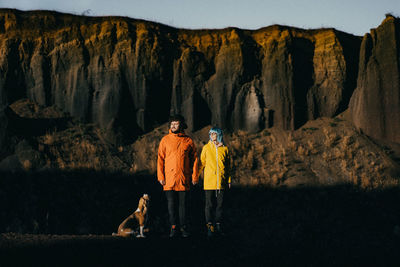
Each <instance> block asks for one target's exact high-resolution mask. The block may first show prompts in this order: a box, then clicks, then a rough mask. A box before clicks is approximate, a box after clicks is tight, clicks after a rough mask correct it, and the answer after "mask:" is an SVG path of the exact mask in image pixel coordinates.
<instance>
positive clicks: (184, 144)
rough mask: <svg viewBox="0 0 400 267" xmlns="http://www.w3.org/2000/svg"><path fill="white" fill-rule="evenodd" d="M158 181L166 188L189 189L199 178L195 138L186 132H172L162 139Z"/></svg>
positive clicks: (159, 149) (175, 189) (159, 151)
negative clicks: (162, 182)
mask: <svg viewBox="0 0 400 267" xmlns="http://www.w3.org/2000/svg"><path fill="white" fill-rule="evenodd" d="M157 176H158V181H165V185H164V190H165V191H167V190H174V191H187V190H189V189H190V183H191V182H195V183H197V181H198V179H199V171H198V159H197V153H196V147H195V145H194V143H193V140H192V139H191V138H190V137H189V136H187V135H186V134H184V133H177V134H175V133H172V132H171V130H170V131H169V134H167V135H166V136H164V137H163V138H162V139H161V142H160V146H159V147H158V161H157Z"/></svg>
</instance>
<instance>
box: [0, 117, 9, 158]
mask: <svg viewBox="0 0 400 267" xmlns="http://www.w3.org/2000/svg"><path fill="white" fill-rule="evenodd" d="M7 126H8V119H7V116H6V114H5V112H4V110H0V151H2V152H1V153H0V158H2V157H3V156H4V155H2V154H3V151H4V148H5V147H6V143H7V132H8V131H7Z"/></svg>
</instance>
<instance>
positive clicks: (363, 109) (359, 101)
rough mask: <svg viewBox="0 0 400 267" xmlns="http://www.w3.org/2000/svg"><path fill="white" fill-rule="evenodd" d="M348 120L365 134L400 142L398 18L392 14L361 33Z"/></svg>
mask: <svg viewBox="0 0 400 267" xmlns="http://www.w3.org/2000/svg"><path fill="white" fill-rule="evenodd" d="M350 114H351V119H352V121H353V123H354V124H355V126H357V127H358V128H360V129H361V130H362V131H363V132H364V133H365V134H367V135H369V136H372V137H374V138H376V139H385V140H387V141H390V142H394V143H400V20H399V19H396V18H394V17H392V16H387V18H386V19H385V20H384V21H383V22H382V24H381V25H380V26H379V27H378V28H376V29H372V30H371V32H370V33H367V34H365V35H364V38H363V40H362V44H361V52H360V65H359V74H358V81H357V88H356V90H355V92H354V95H353V96H352V98H351V102H350Z"/></svg>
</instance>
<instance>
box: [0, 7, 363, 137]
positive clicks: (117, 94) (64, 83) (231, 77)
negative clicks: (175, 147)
mask: <svg viewBox="0 0 400 267" xmlns="http://www.w3.org/2000/svg"><path fill="white" fill-rule="evenodd" d="M360 42H361V40H360V38H359V37H356V36H353V35H349V34H346V33H343V32H339V31H336V30H334V29H320V30H301V29H297V28H290V27H284V26H277V25H275V26H270V27H267V28H262V29H259V30H255V31H250V30H241V29H236V28H227V29H221V30H183V29H175V28H171V27H168V26H165V25H160V24H156V23H151V22H147V21H141V20H133V19H129V18H123V17H83V16H73V15H68V14H61V13H55V12H45V11H35V12H20V11H16V10H9V9H2V10H0V104H1V105H8V104H11V103H13V102H14V101H16V100H18V99H21V98H24V97H28V98H29V99H31V100H33V101H35V102H37V103H39V104H41V105H44V106H51V105H56V106H57V107H59V108H61V109H62V110H64V111H65V112H68V113H70V114H71V115H72V116H73V117H76V118H79V119H80V120H82V121H83V122H93V123H96V124H98V125H100V126H101V127H102V128H104V129H107V130H110V131H111V132H118V133H121V134H122V135H124V136H136V135H139V134H141V133H143V132H147V131H149V130H151V129H153V128H154V127H155V126H156V125H159V124H161V123H164V122H165V121H167V119H168V116H169V115H170V114H171V113H178V112H179V113H182V114H183V115H184V116H185V118H186V119H187V124H188V126H189V130H197V129H200V128H201V127H203V126H205V125H209V124H212V125H216V126H219V127H222V128H224V129H229V130H238V129H242V130H246V131H250V132H256V131H259V130H261V129H263V128H265V127H270V126H277V127H280V128H282V129H288V130H291V129H296V128H298V127H300V126H301V125H303V124H304V123H305V122H307V121H308V120H310V119H315V118H317V117H321V116H328V117H330V116H334V115H336V114H338V113H340V112H342V111H344V110H345V109H346V108H347V107H348V102H349V99H350V97H351V94H352V92H353V90H354V88H355V87H356V77H357V68H358V55H359V46H360Z"/></svg>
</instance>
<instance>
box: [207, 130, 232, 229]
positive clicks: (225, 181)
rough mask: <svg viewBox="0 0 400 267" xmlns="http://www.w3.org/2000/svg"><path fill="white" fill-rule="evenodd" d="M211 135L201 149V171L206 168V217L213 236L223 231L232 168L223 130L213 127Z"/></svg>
mask: <svg viewBox="0 0 400 267" xmlns="http://www.w3.org/2000/svg"><path fill="white" fill-rule="evenodd" d="M209 137H210V141H209V142H208V143H207V144H206V145H205V146H204V147H203V150H202V151H201V156H200V160H201V168H200V172H202V171H203V169H204V191H205V200H206V201H205V217H206V222H207V229H208V231H207V235H208V236H209V237H211V236H212V235H213V234H214V231H216V232H217V233H219V234H221V233H222V227H221V223H222V215H223V203H224V189H226V188H230V187H231V176H230V171H231V170H230V157H229V151H228V148H227V147H226V146H225V144H224V140H223V135H222V130H221V129H219V128H216V127H214V128H211V129H210V131H209ZM215 204H216V205H215ZM214 223H215V224H214ZM214 225H215V227H214Z"/></svg>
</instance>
